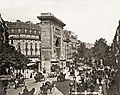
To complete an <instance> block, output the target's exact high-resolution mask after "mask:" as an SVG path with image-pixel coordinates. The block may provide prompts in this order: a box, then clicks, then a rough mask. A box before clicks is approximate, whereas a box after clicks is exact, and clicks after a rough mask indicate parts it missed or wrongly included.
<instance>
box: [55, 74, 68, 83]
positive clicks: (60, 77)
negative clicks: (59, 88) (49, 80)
mask: <svg viewBox="0 0 120 95" xmlns="http://www.w3.org/2000/svg"><path fill="white" fill-rule="evenodd" d="M65 75H66V74H63V73H60V74H59V75H58V76H57V81H65Z"/></svg>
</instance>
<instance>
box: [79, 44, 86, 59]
mask: <svg viewBox="0 0 120 95" xmlns="http://www.w3.org/2000/svg"><path fill="white" fill-rule="evenodd" d="M85 49H86V46H85V43H81V44H80V45H79V47H78V49H77V51H78V57H79V58H84V57H85Z"/></svg>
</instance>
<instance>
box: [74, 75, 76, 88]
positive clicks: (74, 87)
mask: <svg viewBox="0 0 120 95" xmlns="http://www.w3.org/2000/svg"><path fill="white" fill-rule="evenodd" d="M73 82H74V90H75V88H76V77H75V75H74V76H73Z"/></svg>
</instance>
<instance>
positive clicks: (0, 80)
mask: <svg viewBox="0 0 120 95" xmlns="http://www.w3.org/2000/svg"><path fill="white" fill-rule="evenodd" d="M7 29H8V28H7V26H6V24H5V21H4V20H3V19H2V17H1V14H0V94H1V95H5V93H4V91H3V88H4V86H5V85H6V84H5V81H6V80H5V78H4V77H3V72H4V71H3V67H4V65H5V62H3V60H4V59H3V53H4V52H3V44H4V43H7V44H8V42H9V39H8V36H9V34H8V32H7ZM4 70H5V69H4Z"/></svg>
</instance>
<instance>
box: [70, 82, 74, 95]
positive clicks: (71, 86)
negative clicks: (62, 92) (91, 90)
mask: <svg viewBox="0 0 120 95" xmlns="http://www.w3.org/2000/svg"><path fill="white" fill-rule="evenodd" d="M69 86H70V95H72V92H74V91H75V89H74V88H73V86H74V85H73V83H69Z"/></svg>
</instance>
